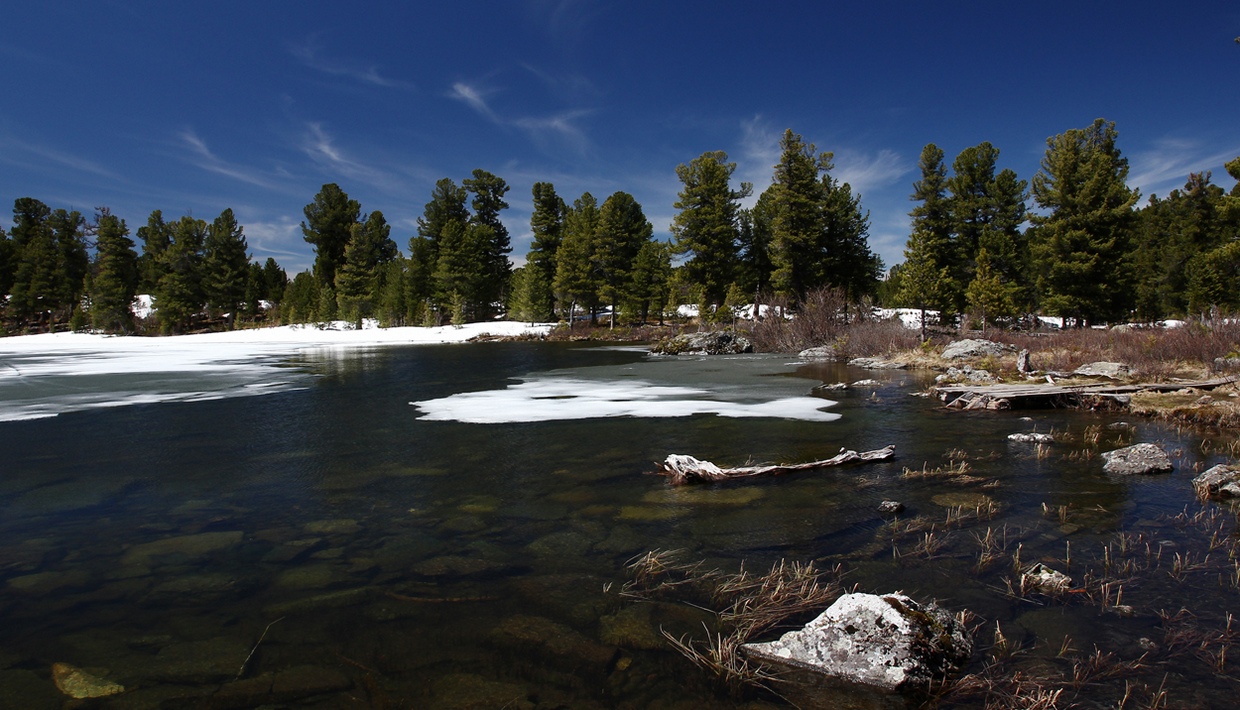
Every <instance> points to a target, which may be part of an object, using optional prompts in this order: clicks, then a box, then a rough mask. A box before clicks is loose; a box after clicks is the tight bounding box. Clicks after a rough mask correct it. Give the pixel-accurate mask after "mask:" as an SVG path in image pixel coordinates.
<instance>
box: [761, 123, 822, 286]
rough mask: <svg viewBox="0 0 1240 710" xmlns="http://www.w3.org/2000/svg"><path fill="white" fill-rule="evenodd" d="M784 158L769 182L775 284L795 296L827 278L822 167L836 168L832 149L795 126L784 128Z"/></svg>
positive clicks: (782, 146) (781, 156)
mask: <svg viewBox="0 0 1240 710" xmlns="http://www.w3.org/2000/svg"><path fill="white" fill-rule="evenodd" d="M780 151H781V152H780V158H779V162H778V163H777V164H776V165H775V174H774V177H773V180H772V183H771V186H770V187H769V188H767V190H768V191H769V192H770V193H771V198H770V200H771V203H772V206H773V207H774V211H773V215H772V219H771V263H772V264H773V265H774V267H775V271H774V273H773V274H772V276H771V281H772V284H773V285H774V287H775V290H776V291H778V292H779V293H781V294H783V295H785V296H788V297H789V298H793V299H797V298H800V297H801V296H803V295H804V294H805V292H806V291H807V290H809V289H811V288H815V287H818V286H821V285H823V284H824V283H825V281H826V279H825V273H824V272H825V269H824V264H823V260H822V256H823V255H822V251H821V246H822V244H821V241H822V226H823V225H822V201H823V189H822V188H823V184H822V182H821V181H819V179H818V174H819V173H820V172H829V171H830V170H831V169H832V168H833V167H834V165H833V163H832V162H831V159H832V157H833V155H832V154H831V153H826V152H824V153H819V152H818V150H817V148H815V146H814V144H813V143H805V142H804V141H803V140H802V139H801V136H800V135H798V134H794V133H793V132H792V129H788V130H786V131H784V136H783V138H782V139H781V141H780Z"/></svg>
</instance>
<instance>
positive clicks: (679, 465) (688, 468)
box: [656, 445, 896, 486]
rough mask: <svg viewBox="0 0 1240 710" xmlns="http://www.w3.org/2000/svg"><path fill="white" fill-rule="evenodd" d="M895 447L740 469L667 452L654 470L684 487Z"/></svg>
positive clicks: (868, 456) (874, 454)
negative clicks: (805, 461)
mask: <svg viewBox="0 0 1240 710" xmlns="http://www.w3.org/2000/svg"><path fill="white" fill-rule="evenodd" d="M895 453H896V447H895V446H894V445H892V446H888V447H885V448H882V449H875V450H873V451H862V452H861V453H857V452H856V451H846V450H843V449H841V450H840V453H839V454H838V455H836V456H833V457H831V458H829V459H823V460H821V461H810V462H808V463H794V464H769V465H765V466H742V467H740V468H720V467H718V466H716V465H715V464H713V463H711V462H710V461H702V460H699V459H695V458H693V457H692V456H688V455H686V454H669V455H668V457H667V458H666V459H664V460H663V463H661V464H658V466H659V470H658V471H656V473H658V474H659V475H660V476H666V477H667V482H668V483H670V484H672V485H673V486H683V485H684V484H686V483H696V482H699V481H700V482H704V483H714V482H716V481H726V480H729V479H733V478H750V477H753V476H777V475H779V474H781V473H792V472H793V471H809V470H811V469H815V468H827V467H828V466H839V465H842V464H846V463H864V462H868V461H886V460H887V459H890V458H892V457H893V456H895Z"/></svg>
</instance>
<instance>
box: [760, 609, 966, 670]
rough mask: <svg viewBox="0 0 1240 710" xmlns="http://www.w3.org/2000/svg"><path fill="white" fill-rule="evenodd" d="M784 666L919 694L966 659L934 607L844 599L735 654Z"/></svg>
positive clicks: (960, 632)
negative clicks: (775, 637)
mask: <svg viewBox="0 0 1240 710" xmlns="http://www.w3.org/2000/svg"><path fill="white" fill-rule="evenodd" d="M741 648H742V649H743V650H744V652H745V653H746V654H747V655H748V656H750V657H752V658H755V659H757V660H761V661H768V662H773V663H777V664H786V665H790V666H793V667H798V668H803V669H806V670H811V671H817V672H821V673H823V674H825V675H828V676H831V677H835V678H839V679H842V680H846V681H849V682H852V683H859V684H862V685H867V686H874V687H878V688H882V689H884V690H889V691H901V690H909V689H915V688H924V687H926V685H927V684H928V683H929V682H931V681H932V680H933V679H936V678H941V677H943V676H944V675H946V674H947V673H949V672H951V671H952V670H954V669H956V668H958V667H959V666H960V665H962V664H963V663H965V662H966V661H967V660H968V659H969V655H970V654H971V653H972V652H973V641H972V639H971V638H970V637H969V634H968V632H967V630H966V629H965V628H964V625H963V624H961V623H960V622H959V621H957V620H956V619H955V618H954V617H953V616H952V615H951V614H948V613H947V612H946V611H943V610H942V609H940V608H939V607H937V606H935V605H934V604H925V605H923V604H919V603H917V602H915V601H913V600H912V599H910V598H908V597H907V596H904V595H903V594H900V593H896V594H887V595H884V596H878V595H875V594H860V593H858V594H845V595H844V596H842V597H840V598H839V599H838V600H836V602H835V603H834V604H832V605H831V607H830V608H829V609H827V610H826V611H824V612H823V613H822V614H820V615H819V616H818V618H816V619H814V620H813V621H811V622H809V623H808V624H806V625H805V627H804V628H802V629H801V630H799V631H790V632H788V633H786V634H784V635H783V636H782V637H780V639H779V640H778V641H771V642H769V643H748V644H745V645H743V646H742V647H741Z"/></svg>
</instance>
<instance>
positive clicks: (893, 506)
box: [878, 500, 904, 515]
mask: <svg viewBox="0 0 1240 710" xmlns="http://www.w3.org/2000/svg"><path fill="white" fill-rule="evenodd" d="M878 512H880V513H882V514H883V515H895V514H897V513H903V512H904V504H903V503H901V502H900V501H898V500H885V501H883V502H882V503H879V504H878Z"/></svg>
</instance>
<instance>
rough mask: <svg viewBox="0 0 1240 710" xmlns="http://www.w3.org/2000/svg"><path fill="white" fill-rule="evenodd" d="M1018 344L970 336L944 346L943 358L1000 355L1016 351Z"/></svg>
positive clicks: (961, 358)
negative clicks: (1006, 343)
mask: <svg viewBox="0 0 1240 710" xmlns="http://www.w3.org/2000/svg"><path fill="white" fill-rule="evenodd" d="M1015 350H1016V346H1014V345H1005V344H1003V343H996V342H994V341H992V340H980V339H972V338H968V339H965V340H957V341H955V342H952V343H948V344H947V347H945V348H943V358H944V359H945V360H970V359H973V358H979V357H986V356H987V355H993V356H996V357H998V356H1000V355H1006V354H1008V353H1010V352H1014V351H1015Z"/></svg>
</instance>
